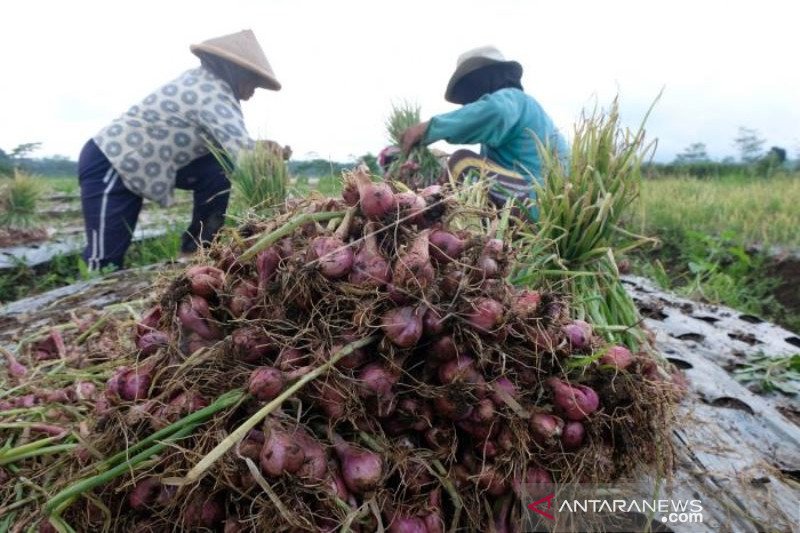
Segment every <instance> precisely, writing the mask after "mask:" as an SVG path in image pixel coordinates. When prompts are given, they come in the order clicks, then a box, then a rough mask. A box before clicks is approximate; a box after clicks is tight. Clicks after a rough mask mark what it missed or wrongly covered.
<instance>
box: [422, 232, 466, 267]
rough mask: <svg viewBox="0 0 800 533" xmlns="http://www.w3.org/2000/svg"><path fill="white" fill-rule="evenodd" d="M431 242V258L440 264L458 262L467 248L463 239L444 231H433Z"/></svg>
mask: <svg viewBox="0 0 800 533" xmlns="http://www.w3.org/2000/svg"><path fill="white" fill-rule="evenodd" d="M429 241H430V242H429V246H430V253H431V257H432V258H433V259H434V260H435V261H437V262H438V263H440V264H447V263H449V262H451V261H455V260H457V259H458V258H459V257H461V254H462V253H464V248H465V246H466V243H465V242H464V240H463V239H461V238H459V237H458V236H456V235H454V234H452V233H450V232H449V231H443V230H434V231H432V232H431V235H430V238H429Z"/></svg>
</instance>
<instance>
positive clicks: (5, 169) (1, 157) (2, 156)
mask: <svg viewBox="0 0 800 533" xmlns="http://www.w3.org/2000/svg"><path fill="white" fill-rule="evenodd" d="M13 171H14V164H13V161H11V158H10V157H9V156H8V154H7V153H5V152H4V151H3V149H2V148H0V177H2V176H10V175H11V173H12V172H13Z"/></svg>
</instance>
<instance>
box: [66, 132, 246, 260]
mask: <svg viewBox="0 0 800 533" xmlns="http://www.w3.org/2000/svg"><path fill="white" fill-rule="evenodd" d="M78 179H79V182H80V186H81V205H82V208H83V219H84V224H85V227H86V241H87V244H86V248H85V250H84V252H83V259H84V260H85V261H86V264H87V265H88V266H89V269H90V270H98V269H100V268H103V267H105V266H107V265H114V266H115V267H117V268H122V266H123V261H124V259H125V252H127V250H128V247H129V246H130V244H131V238H132V237H133V232H134V230H135V229H136V222H137V220H138V218H139V212H140V211H141V209H142V197H141V196H138V195H136V194H134V193H132V192H131V191H130V190H128V189H127V188H126V187H125V185H124V184H123V183H122V178H120V176H119V174H118V173H117V171H116V170H115V169H114V167H113V166H111V163H110V162H109V160H108V159H107V158H106V156H105V155H104V154H103V152H101V151H100V149H99V148H98V147H97V145H96V144H95V143H94V141H92V140H89V142H87V143H86V145H85V146H84V147H83V150H82V151H81V155H80V159H79V160H78ZM175 186H176V187H177V188H178V189H184V190H190V191H193V192H194V208H193V210H192V221H191V223H190V224H189V228H188V229H187V231H186V232H185V233H184V234H183V236H182V237H181V251H183V252H193V251H195V250H196V249H197V246H198V244H200V245H205V244H208V243H209V242H211V240H212V239H213V238H214V235H216V233H217V232H218V231H219V230H220V228H222V226H223V224H224V222H225V210H226V209H227V208H228V198H229V196H230V182H229V181H228V178H227V177H226V176H225V171H224V169H223V168H222V166H221V165H220V164H219V162H218V161H217V160H216V159H215V158H214V156H212V155H211V154H209V155H206V156H203V157H199V158H197V159H195V160H194V161H191V162H190V163H188V164H187V165H186V166H184V167H181V168H180V169H179V170H178V175H177V179H176V181H175Z"/></svg>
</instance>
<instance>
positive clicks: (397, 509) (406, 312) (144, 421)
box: [63, 169, 674, 532]
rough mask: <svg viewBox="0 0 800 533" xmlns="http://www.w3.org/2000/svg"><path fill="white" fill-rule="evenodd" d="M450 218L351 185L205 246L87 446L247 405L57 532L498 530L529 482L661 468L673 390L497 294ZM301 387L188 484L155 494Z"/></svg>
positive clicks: (574, 328)
mask: <svg viewBox="0 0 800 533" xmlns="http://www.w3.org/2000/svg"><path fill="white" fill-rule="evenodd" d="M456 209H458V206H457V205H452V204H449V203H448V202H447V201H446V199H445V196H444V191H442V189H441V188H439V187H438V186H434V187H429V188H427V189H424V190H422V191H419V192H418V193H408V192H404V193H396V192H395V191H394V190H393V189H392V188H391V187H390V185H389V184H387V183H382V182H372V181H371V180H370V178H369V176H368V175H367V174H366V173H365V172H364V170H362V169H359V170H356V171H355V172H353V173H351V174H349V175H348V176H347V177H346V183H345V188H344V191H343V201H336V200H326V201H319V200H316V201H307V202H305V203H300V204H297V205H294V206H290V207H287V212H286V213H285V214H284V215H281V216H280V217H278V218H276V219H275V220H271V221H265V222H263V224H260V225H259V224H252V223H251V224H249V225H248V226H246V227H242V228H239V230H238V231H237V232H236V234H235V235H233V236H232V237H231V238H225V239H219V240H218V242H217V243H216V245H215V248H214V249H213V250H212V252H211V254H210V256H211V260H210V261H209V264H198V265H194V266H192V267H190V268H188V269H187V270H186V272H185V274H184V275H183V276H181V277H180V278H179V279H176V280H174V281H173V282H172V283H171V285H170V287H169V288H168V289H167V290H166V291H165V292H164V294H163V297H162V298H161V301H160V302H159V304H158V305H157V306H155V307H154V308H153V309H151V310H150V311H149V312H147V313H146V314H145V316H144V317H143V318H142V320H141V322H140V323H139V324H138V325H137V328H136V332H135V337H136V341H137V345H138V347H139V350H140V358H139V363H138V364H137V365H136V366H135V367H126V368H120V369H118V370H117V372H116V373H115V374H114V376H113V377H112V379H111V380H110V381H109V382H108V385H107V390H106V394H105V399H104V401H103V402H100V403H99V404H98V409H97V420H96V426H95V428H94V429H95V435H96V438H95V439H93V440H91V441H90V444H91V446H92V448H93V449H94V450H99V451H101V452H103V453H104V454H106V457H107V456H109V455H112V454H113V453H117V452H119V451H120V450H121V449H122V447H123V446H124V445H125V443H130V444H133V443H135V442H138V441H141V440H142V439H144V438H146V437H147V436H148V435H150V434H151V433H153V432H154V431H156V430H159V429H162V428H164V427H166V426H168V425H169V424H171V423H175V422H176V421H179V420H180V419H182V418H183V417H186V416H187V415H188V414H189V413H192V412H195V411H198V410H201V409H203V408H205V407H206V406H208V405H209V404H211V402H213V401H214V400H215V399H216V398H218V397H219V396H220V395H222V394H224V393H226V392H228V391H231V390H233V389H236V388H242V389H244V390H246V391H247V394H246V395H243V400H242V401H240V402H238V403H237V404H236V405H235V406H233V407H231V408H228V409H225V410H221V411H219V412H218V413H217V414H216V415H215V416H214V417H213V418H211V419H210V420H208V421H206V422H204V423H203V424H202V425H199V426H197V427H196V429H194V430H193V431H192V432H191V433H190V434H189V436H187V437H186V438H184V439H183V440H181V442H180V446H179V447H165V448H164V449H163V450H161V451H160V454H159V455H157V456H155V457H154V458H151V459H150V460H149V461H148V462H147V466H146V468H140V469H132V474H127V475H125V476H122V477H119V478H116V479H114V480H113V481H109V482H108V483H105V484H104V485H100V486H98V487H97V488H95V489H94V491H93V494H92V496H93V497H92V498H85V497H84V498H81V499H79V500H77V502H76V503H74V504H73V505H72V507H70V508H69V509H68V510H67V511H66V512H65V513H64V514H63V517H64V519H66V520H67V521H68V522H69V523H71V524H72V525H73V527H76V529H78V530H90V528H92V527H97V526H98V525H99V524H101V523H102V522H103V520H104V519H107V518H108V517H106V518H104V513H103V512H101V511H100V509H99V508H98V507H97V506H96V505H95V503H93V502H97V501H102V502H104V504H105V505H106V506H108V508H109V509H110V511H111V512H110V517H111V520H113V527H112V529H113V530H115V531H164V530H172V529H173V528H174V527H175V526H176V525H178V526H179V527H183V528H185V529H193V528H209V529H211V530H219V531H221V530H223V529H224V531H226V532H234V531H250V530H253V531H273V530H293V531H299V530H311V531H317V530H323V531H333V530H337V529H338V528H340V527H342V526H343V525H346V526H347V528H349V529H351V530H358V531H374V530H377V529H378V527H379V522H380V523H381V524H382V525H383V527H384V528H386V529H388V530H389V531H397V532H406V531H408V532H412V531H413V532H425V531H428V532H437V531H445V530H449V529H450V528H451V527H453V526H454V525H455V526H457V527H458V528H459V529H462V530H479V531H488V530H490V529H491V528H492V527H494V528H496V530H497V531H508V530H509V529H508V528H509V524H511V523H519V520H520V517H521V513H522V512H523V510H524V502H525V500H524V498H523V496H524V494H523V491H524V490H526V489H527V494H528V495H530V494H531V493H535V492H536V491H535V484H537V483H549V482H551V481H557V482H576V481H590V480H591V481H609V480H612V479H617V478H618V477H619V476H621V475H623V474H625V473H627V472H629V471H631V469H632V468H633V467H635V466H637V465H642V464H650V465H653V464H658V465H659V466H663V464H664V461H663V460H664V457H663V456H659V453H661V454H665V453H666V452H665V451H664V450H666V449H667V448H668V436H667V435H668V433H667V432H668V427H667V426H668V420H669V414H670V410H671V409H670V405H671V404H672V403H673V402H674V387H673V386H672V385H671V381H670V379H669V375H668V374H667V373H665V371H664V370H663V369H662V368H660V367H659V366H658V365H657V364H656V362H655V361H654V360H653V359H652V358H651V357H650V356H648V355H646V354H644V353H641V354H631V353H630V352H629V351H628V350H627V349H626V348H624V347H621V346H606V345H603V344H602V342H601V341H600V340H599V337H598V336H596V335H595V334H594V333H593V331H592V327H591V325H589V324H587V323H585V322H582V321H579V320H571V319H570V316H569V308H568V305H567V302H564V301H562V300H561V299H560V298H559V297H558V295H557V294H555V293H552V292H544V291H543V292H539V291H536V290H520V289H517V288H515V287H512V286H510V285H509V284H508V283H507V282H506V281H505V279H504V277H505V275H506V273H507V271H508V268H509V262H510V261H511V260H512V255H511V253H510V252H511V251H510V250H509V249H508V247H507V246H506V245H505V244H504V243H503V242H502V241H500V240H497V239H493V238H489V237H487V236H486V235H480V234H475V233H470V232H466V231H454V230H451V229H450V228H449V227H448V224H447V220H448V218H447V215H448V213H451V212H453V211H454V210H456ZM300 215H303V216H302V217H300ZM298 217H299V218H298ZM256 243H257V244H256ZM358 341H362V342H360V343H358ZM354 342H356V343H358V344H356V345H353V344H352V343H354ZM359 344H360V345H362V346H359V347H358V348H357V349H354V350H352V351H345V352H343V351H342V348H343V347H347V346H351V347H352V346H358V345H359ZM342 354H345V355H344V356H342ZM332 358H338V359H336V363H335V364H333V365H331V368H330V369H329V370H326V371H324V372H319V370H320V367H322V366H324V365H326V363H328V364H330V361H331V360H332ZM309 376H313V377H314V379H308V378H309ZM304 379H305V380H306V381H307V383H306V384H305V385H304V386H303V387H301V388H300V389H299V390H298V391H297V392H296V393H294V394H292V395H291V397H289V398H288V399H286V400H285V401H283V402H282V403H281V404H280V406H279V407H278V408H277V409H274V410H272V411H271V412H270V413H269V415H268V416H266V417H265V418H264V419H263V420H260V421H259V423H258V424H257V425H256V426H255V427H253V429H251V430H249V431H247V433H246V434H244V438H243V439H241V440H240V441H239V442H238V443H237V444H236V446H234V447H233V448H232V449H231V450H230V451H229V452H228V453H226V454H224V455H223V456H222V457H221V458H220V459H218V460H217V461H215V462H214V463H213V464H212V465H211V466H210V467H209V469H208V470H207V471H206V472H205V475H203V476H201V477H200V478H199V480H198V481H196V482H193V483H190V484H187V485H183V486H176V485H171V484H169V483H165V481H169V480H170V479H175V478H182V477H183V476H185V475H186V474H187V472H188V471H189V470H190V469H191V468H192V467H194V466H195V465H196V464H197V462H198V461H199V460H200V458H201V457H203V456H204V455H205V454H207V453H208V452H209V451H210V450H211V449H213V448H214V447H215V446H216V445H217V444H219V443H220V441H221V440H222V439H223V438H225V436H226V435H228V434H230V433H231V432H232V431H234V430H235V429H236V428H238V427H240V426H241V425H242V424H243V423H245V421H246V420H248V419H252V417H253V415H254V413H256V412H257V411H258V410H259V409H262V408H263V407H264V406H265V405H266V404H268V403H269V402H271V401H273V400H274V399H276V398H278V397H279V396H280V395H281V394H282V393H285V392H286V390H287V388H289V387H290V386H292V385H293V384H296V383H297V382H298V380H304ZM130 444H129V445H130ZM657 450H660V452H658V453H657ZM84 452H85V450H84ZM87 457H88V454H86V453H84V454H77V456H76V459H74V460H73V465H72V466H71V467H70V468H71V469H72V475H67V476H66V479H64V483H63V485H64V486H66V485H69V484H70V483H71V482H74V481H75V480H77V479H80V478H81V475H84V473H85V472H86V463H85V461H86V460H87ZM80 458H82V459H83V460H84V462H83V463H80V461H79V459H80ZM79 463H80V464H79ZM81 468H83V470H80V469H81ZM532 487H533V489H532Z"/></svg>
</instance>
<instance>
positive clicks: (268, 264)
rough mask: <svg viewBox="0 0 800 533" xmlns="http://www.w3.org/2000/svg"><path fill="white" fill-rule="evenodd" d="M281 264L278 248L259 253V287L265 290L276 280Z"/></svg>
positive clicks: (270, 248)
mask: <svg viewBox="0 0 800 533" xmlns="http://www.w3.org/2000/svg"><path fill="white" fill-rule="evenodd" d="M280 262H281V254H280V251H279V250H278V247H277V246H270V247H269V248H267V249H266V250H262V251H261V252H258V255H257V256H256V272H257V273H258V285H259V287H261V288H262V289H263V288H264V287H266V286H267V284H268V283H269V282H270V281H272V280H273V279H274V278H275V274H276V273H277V271H278V265H279V264H280Z"/></svg>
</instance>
